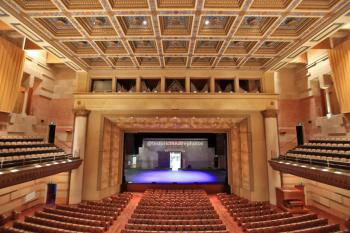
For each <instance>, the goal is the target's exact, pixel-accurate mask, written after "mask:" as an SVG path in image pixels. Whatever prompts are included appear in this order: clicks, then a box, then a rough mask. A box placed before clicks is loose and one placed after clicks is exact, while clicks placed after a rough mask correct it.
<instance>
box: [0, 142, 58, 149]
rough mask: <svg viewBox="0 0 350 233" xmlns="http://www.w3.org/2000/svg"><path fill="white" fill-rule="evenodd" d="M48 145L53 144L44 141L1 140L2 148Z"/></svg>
mask: <svg viewBox="0 0 350 233" xmlns="http://www.w3.org/2000/svg"><path fill="white" fill-rule="evenodd" d="M43 145H44V146H48V145H51V144H49V143H47V142H44V141H0V148H16V147H17V148H19V147H27V146H43Z"/></svg>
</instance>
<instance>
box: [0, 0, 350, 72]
mask: <svg viewBox="0 0 350 233" xmlns="http://www.w3.org/2000/svg"><path fill="white" fill-rule="evenodd" d="M0 7H1V8H0V9H2V12H3V14H1V11H0V17H4V18H5V19H6V17H12V18H15V19H16V20H17V21H18V22H16V23H14V22H12V21H11V19H8V20H7V21H10V23H11V24H12V25H13V26H14V27H15V28H17V29H19V30H20V31H22V32H23V33H25V34H27V36H28V37H36V38H31V39H32V40H34V42H35V41H36V39H38V40H39V42H38V41H37V42H38V43H39V44H40V40H41V41H45V43H48V46H46V49H48V50H49V51H50V52H52V53H54V54H56V55H58V57H62V58H65V59H67V60H69V62H70V64H71V66H73V67H75V68H76V69H79V68H82V69H99V68H102V69H108V68H116V69H119V68H120V69H125V68H127V69H138V68H168V67H170V68H174V67H182V68H201V69H203V68H210V69H212V68H219V69H265V70H267V69H274V68H275V69H278V68H280V67H282V65H283V64H284V63H285V61H284V60H285V59H292V58H293V57H296V56H297V55H299V54H300V53H302V52H305V51H306V50H307V49H309V48H310V46H309V45H307V43H309V42H310V41H314V43H317V42H318V41H320V40H322V39H323V38H324V37H325V36H327V35H328V34H329V33H333V32H335V31H336V30H337V29H339V28H341V27H342V25H343V23H338V22H337V20H338V19H339V18H340V17H343V16H344V15H345V14H346V13H347V12H348V11H349V9H350V1H349V0H197V1H196V0H11V1H7V0H0ZM21 29H22V30H21ZM26 32H27V33H26ZM44 47H45V46H44Z"/></svg>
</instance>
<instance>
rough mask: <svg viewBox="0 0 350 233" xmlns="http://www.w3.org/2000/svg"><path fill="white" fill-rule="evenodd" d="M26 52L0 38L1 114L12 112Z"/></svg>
mask: <svg viewBox="0 0 350 233" xmlns="http://www.w3.org/2000/svg"><path fill="white" fill-rule="evenodd" d="M24 58H25V55H24V51H23V50H22V49H21V48H18V47H17V46H15V45H14V44H12V43H11V42H9V41H7V40H5V39H3V38H0V112H8V113H10V112H12V110H13V108H14V106H15V104H16V100H17V96H18V93H19V88H20V85H21V80H22V74H23V65H24Z"/></svg>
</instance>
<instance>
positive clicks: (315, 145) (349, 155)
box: [277, 137, 350, 170]
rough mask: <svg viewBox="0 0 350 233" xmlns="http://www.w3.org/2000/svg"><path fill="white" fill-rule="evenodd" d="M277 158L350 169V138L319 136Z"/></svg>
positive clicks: (325, 166)
mask: <svg viewBox="0 0 350 233" xmlns="http://www.w3.org/2000/svg"><path fill="white" fill-rule="evenodd" d="M277 160H282V161H283V160H285V161H294V162H298V163H305V164H307V165H317V166H320V167H321V169H322V167H324V168H334V169H342V170H350V139H349V138H346V137H319V138H314V139H311V140H310V141H309V142H307V143H305V144H304V145H299V146H297V147H295V148H294V149H292V150H289V151H288V152H287V153H286V154H285V155H280V157H279V158H278V159H277Z"/></svg>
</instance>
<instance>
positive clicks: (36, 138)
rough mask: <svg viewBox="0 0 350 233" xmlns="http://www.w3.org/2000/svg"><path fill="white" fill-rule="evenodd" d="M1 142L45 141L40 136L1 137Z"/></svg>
mask: <svg viewBox="0 0 350 233" xmlns="http://www.w3.org/2000/svg"><path fill="white" fill-rule="evenodd" d="M0 141H43V138H42V137H40V136H20V135H0Z"/></svg>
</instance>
